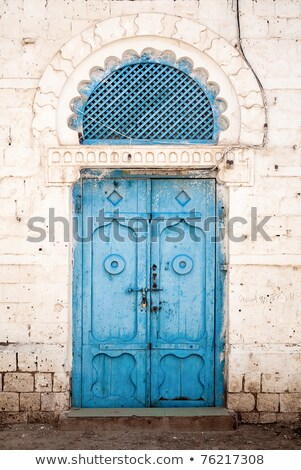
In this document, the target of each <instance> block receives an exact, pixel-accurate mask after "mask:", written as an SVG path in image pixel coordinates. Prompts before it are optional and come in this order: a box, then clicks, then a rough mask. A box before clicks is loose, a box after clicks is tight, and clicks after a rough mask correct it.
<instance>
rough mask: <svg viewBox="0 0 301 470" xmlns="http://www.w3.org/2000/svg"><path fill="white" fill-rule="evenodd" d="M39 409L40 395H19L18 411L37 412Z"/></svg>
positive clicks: (34, 393)
mask: <svg viewBox="0 0 301 470" xmlns="http://www.w3.org/2000/svg"><path fill="white" fill-rule="evenodd" d="M40 408H41V394H40V393H36V392H33V393H20V411H38V410H39V409H40Z"/></svg>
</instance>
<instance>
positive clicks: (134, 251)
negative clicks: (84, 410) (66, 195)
mask: <svg viewBox="0 0 301 470" xmlns="http://www.w3.org/2000/svg"><path fill="white" fill-rule="evenodd" d="M83 181H84V182H83V185H82V194H81V199H82V209H81V229H80V233H81V236H82V240H81V241H80V242H79V245H80V250H78V249H77V254H76V258H75V264H76V266H77V272H79V269H78V267H79V266H80V267H81V268H80V276H79V277H78V282H79V283H80V284H81V285H80V286H78V285H75V287H74V290H75V297H76V299H77V300H76V303H77V304H80V305H81V306H80V307H78V305H75V308H77V309H80V312H79V315H78V322H77V326H76V327H75V334H74V341H73V344H74V366H73V369H74V375H76V376H77V377H75V379H74V383H75V385H74V386H73V395H74V404H75V405H76V406H82V407H95V408H96V407H148V406H157V407H174V406H181V407H182V406H212V405H213V404H214V399H213V397H214V284H215V280H214V279H215V276H214V272H215V248H214V243H213V241H212V240H211V238H213V237H214V233H215V224H214V223H213V221H212V223H211V224H208V223H207V222H208V217H214V216H215V182H214V180H211V179H207V180H193V179H173V178H172V179H152V180H151V179H86V180H83ZM205 219H206V220H205ZM206 225H208V226H207V227H206ZM79 343H80V344H79Z"/></svg>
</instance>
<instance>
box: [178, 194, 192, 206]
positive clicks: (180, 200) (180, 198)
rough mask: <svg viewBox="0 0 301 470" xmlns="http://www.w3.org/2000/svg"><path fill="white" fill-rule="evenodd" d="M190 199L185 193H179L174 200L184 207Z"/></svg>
mask: <svg viewBox="0 0 301 470" xmlns="http://www.w3.org/2000/svg"><path fill="white" fill-rule="evenodd" d="M190 199H191V198H190V197H189V196H188V194H187V193H186V192H185V191H181V192H180V193H179V194H178V195H177V196H176V200H177V201H178V203H179V204H181V206H182V207H184V206H186V204H188V202H189V201H190Z"/></svg>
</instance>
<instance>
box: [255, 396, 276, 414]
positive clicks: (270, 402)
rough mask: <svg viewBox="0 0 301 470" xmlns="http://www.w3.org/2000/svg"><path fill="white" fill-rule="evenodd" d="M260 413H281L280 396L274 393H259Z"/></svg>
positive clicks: (258, 406) (258, 408) (258, 407)
mask: <svg viewBox="0 0 301 470" xmlns="http://www.w3.org/2000/svg"><path fill="white" fill-rule="evenodd" d="M257 410H258V411H273V412H277V411H279V395H278V394H274V393H258V395H257Z"/></svg>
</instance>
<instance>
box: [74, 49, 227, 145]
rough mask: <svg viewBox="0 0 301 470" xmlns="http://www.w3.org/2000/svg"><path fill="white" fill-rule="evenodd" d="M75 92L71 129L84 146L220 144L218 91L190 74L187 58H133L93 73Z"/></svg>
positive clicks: (167, 56) (145, 56)
mask: <svg viewBox="0 0 301 470" xmlns="http://www.w3.org/2000/svg"><path fill="white" fill-rule="evenodd" d="M144 69H145V70H144ZM146 69H147V70H146ZM79 91H80V94H81V97H80V98H79V97H78V98H76V99H75V100H73V103H72V109H73V112H74V114H73V115H72V116H71V117H70V118H69V126H70V127H71V128H72V129H74V130H77V132H78V134H79V136H80V142H81V143H83V144H85V145H93V144H94V145H97V144H114V145H122V144H128V143H132V144H146V145H148V144H151V145H154V144H170V143H175V142H177V143H181V144H193V143H196V144H199V143H203V144H215V143H217V141H218V135H219V132H220V120H219V118H220V116H221V108H220V100H219V99H216V96H217V93H218V89H217V88H216V86H215V85H213V84H212V83H211V84H207V83H206V82H205V81H204V78H203V76H202V74H199V73H198V72H197V71H196V72H194V71H193V66H192V63H191V62H190V61H189V60H188V59H180V60H178V61H176V60H175V58H174V56H173V55H172V54H168V53H166V54H158V53H157V54H156V53H155V52H153V53H146V54H143V55H142V56H140V57H138V56H137V55H135V54H134V55H132V56H130V57H127V58H125V59H124V60H122V61H116V62H115V63H113V64H110V65H108V66H107V67H106V68H105V70H103V69H100V68H99V69H97V70H96V69H95V70H94V71H92V74H91V80H90V81H89V82H84V83H83V84H81V86H80V90H79Z"/></svg>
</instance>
